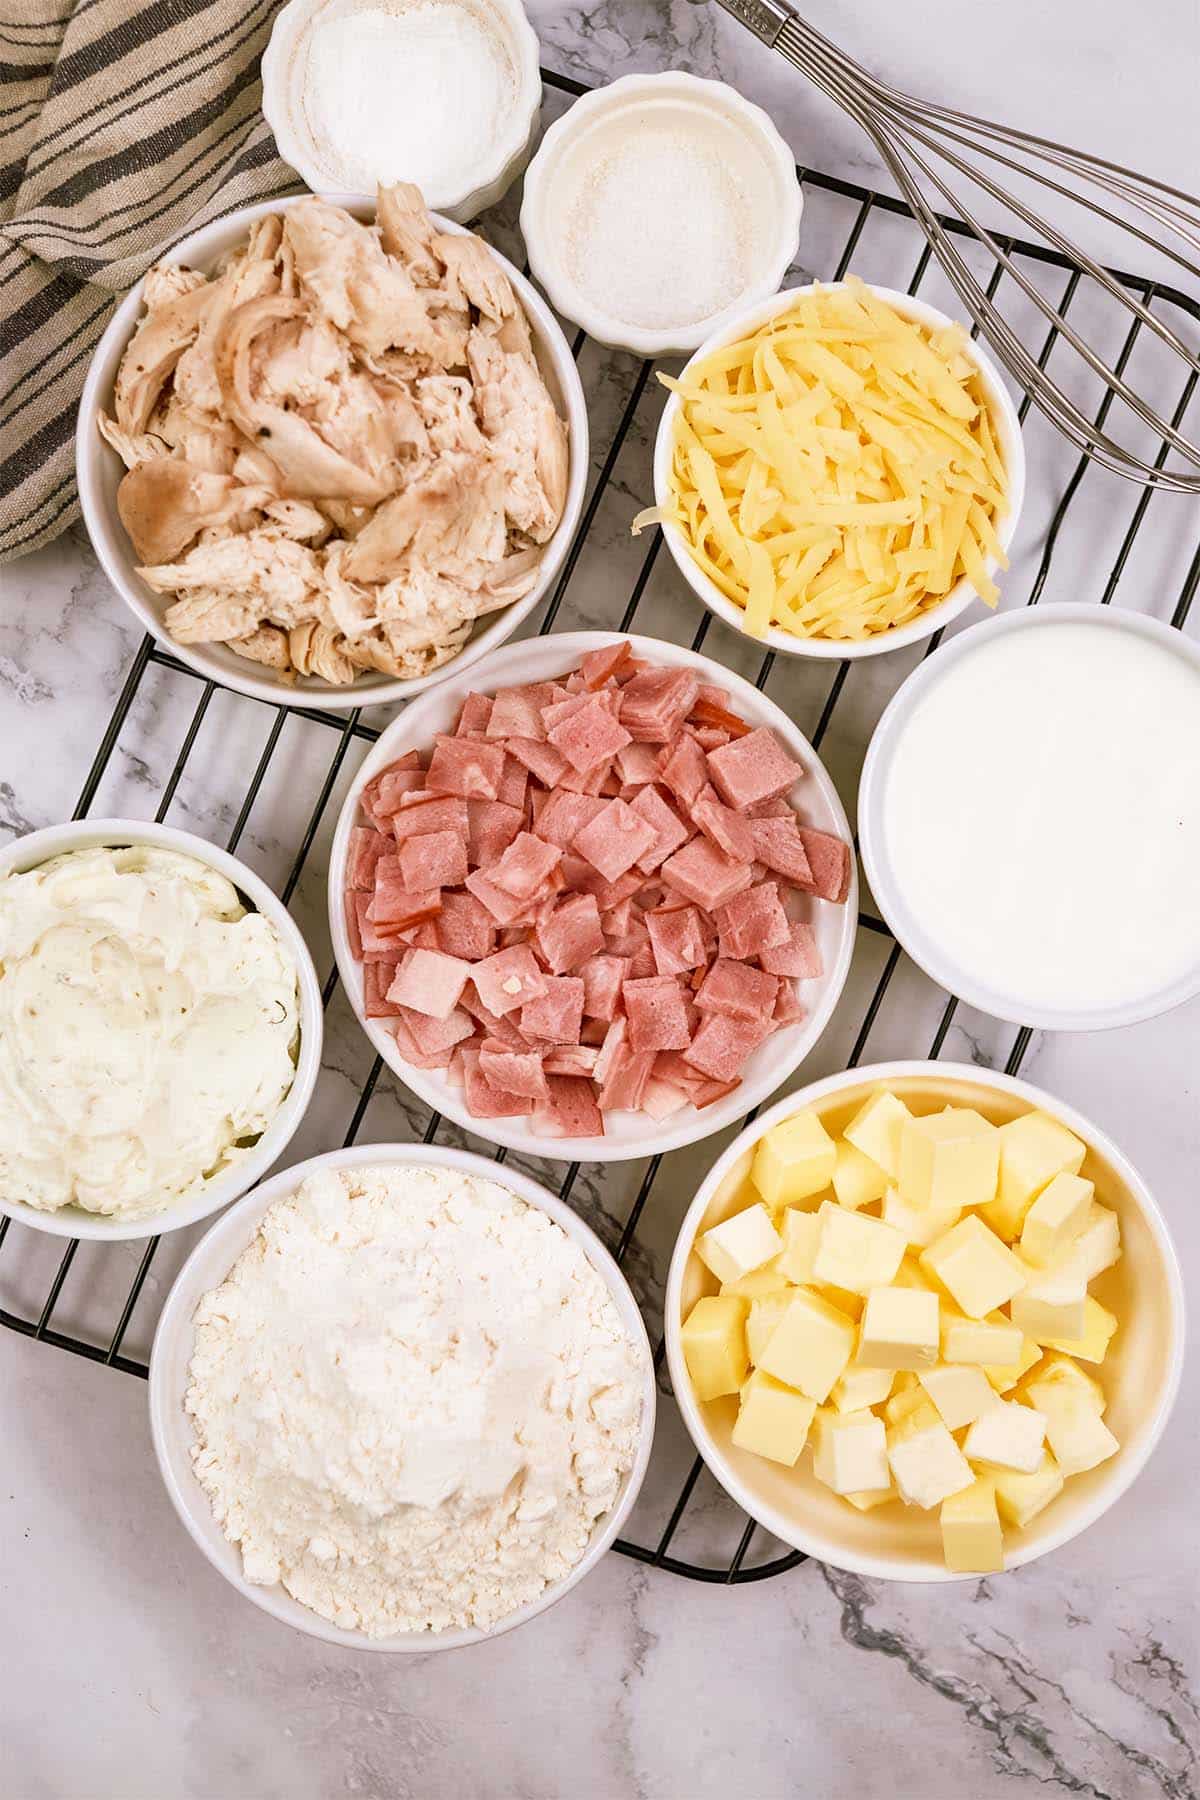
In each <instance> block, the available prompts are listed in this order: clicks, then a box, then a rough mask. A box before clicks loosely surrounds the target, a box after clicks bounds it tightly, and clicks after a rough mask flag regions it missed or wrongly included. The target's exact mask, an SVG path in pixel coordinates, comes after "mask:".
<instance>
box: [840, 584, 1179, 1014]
mask: <svg viewBox="0 0 1200 1800" xmlns="http://www.w3.org/2000/svg"><path fill="white" fill-rule="evenodd" d="M1079 623H1083V624H1090V625H1098V626H1101V627H1104V628H1106V629H1109V630H1113V631H1128V632H1132V633H1134V634H1135V635H1136V636H1139V637H1143V638H1148V639H1149V640H1150V642H1151V643H1155V644H1158V645H1160V646H1161V647H1162V648H1163V649H1166V650H1169V651H1171V652H1172V654H1174V655H1176V656H1182V658H1183V660H1184V661H1185V662H1187V663H1190V665H1191V666H1192V668H1193V669H1194V670H1195V671H1196V673H1197V674H1200V645H1198V644H1196V643H1193V641H1192V640H1191V639H1190V638H1188V637H1186V636H1185V635H1184V634H1183V632H1181V631H1179V630H1177V628H1176V627H1175V626H1173V625H1167V624H1164V623H1163V621H1162V620H1161V619H1153V618H1150V617H1149V616H1148V615H1147V614H1146V613H1135V612H1125V611H1117V610H1116V609H1115V608H1113V607H1111V606H1098V605H1096V604H1095V602H1094V601H1089V600H1069V601H1057V600H1056V601H1052V602H1048V603H1044V604H1041V605H1037V606H1022V607H1019V608H1017V609H1016V610H1014V611H1012V612H1004V613H1001V614H999V615H998V616H997V617H996V618H994V619H983V620H981V621H980V623H979V624H977V625H972V626H971V627H970V628H969V629H968V630H966V631H963V632H959V633H958V634H956V636H955V637H953V638H952V639H951V640H950V641H949V643H945V644H941V645H939V647H938V649H937V651H936V653H935V654H934V655H933V656H930V657H929V658H927V659H926V660H925V661H924V662H920V663H918V664H917V667H916V668H915V669H914V670H913V671H912V672H911V674H909V675H908V676H906V678H905V679H904V681H902V682H901V684H900V686H899V687H898V688H897V689H896V692H895V693H894V694H893V695H892V698H891V700H890V701H889V702H888V704H887V706H886V707H885V709H884V711H883V713H882V715H881V716H880V719H879V722H878V724H877V725H876V727H875V730H874V731H873V732H872V734H871V741H870V744H869V745H868V747H867V754H866V758H865V760H864V763H863V770H862V776H861V779H860V782H859V789H858V832H859V848H860V854H861V856H862V860H863V868H864V869H865V871H866V876H867V883H868V886H869V887H870V889H871V892H872V893H873V894H874V896H875V899H876V902H877V903H878V906H879V910H880V912H881V913H882V914H883V917H884V919H885V920H886V922H887V925H888V927H889V929H890V930H891V932H892V934H893V936H894V937H895V938H896V940H897V942H898V943H899V944H900V945H901V946H902V948H903V949H904V952H905V954H906V955H907V956H909V957H910V958H911V959H912V961H913V962H914V963H916V965H917V967H918V968H919V969H922V970H924V972H925V974H926V975H928V976H929V978H930V980H931V981H934V982H936V983H937V984H938V986H939V987H942V988H945V989H946V990H947V992H949V993H951V994H954V995H956V996H957V997H958V999H959V1000H961V1001H963V1002H964V1003H965V1004H966V1005H967V1006H973V1007H975V1008H976V1009H977V1010H978V1011H980V1012H984V1013H988V1014H990V1015H991V1016H992V1017H993V1018H996V1019H1004V1020H1006V1021H1007V1022H1008V1023H1009V1024H1012V1025H1026V1026H1030V1027H1032V1028H1034V1029H1036V1030H1039V1031H1108V1030H1113V1029H1115V1028H1116V1027H1118V1026H1121V1025H1136V1024H1138V1023H1140V1022H1141V1021H1142V1020H1144V1019H1153V1018H1157V1017H1159V1016H1160V1015H1161V1014H1162V1013H1167V1012H1171V1011H1172V1010H1173V1009H1174V1008H1175V1007H1177V1006H1182V1005H1183V1003H1184V1002H1185V1001H1187V1000H1192V999H1195V997H1196V995H1197V994H1200V962H1198V963H1197V964H1196V966H1195V968H1193V969H1192V970H1190V971H1188V972H1186V973H1184V974H1182V975H1179V976H1177V977H1176V979H1175V980H1174V981H1172V982H1168V983H1167V985H1166V986H1165V987H1161V988H1157V989H1156V990H1155V991H1154V992H1153V993H1152V994H1146V995H1143V996H1142V997H1141V998H1140V999H1135V1000H1128V1001H1124V1002H1123V1003H1122V1004H1121V1005H1120V1006H1105V1007H1093V1008H1088V1007H1047V1006H1041V1007H1039V1006H1036V1005H1032V1006H1031V1005H1027V1004H1026V1003H1025V1002H1024V1001H1022V1000H1020V999H1019V998H1014V997H1013V996H1011V995H1008V994H1002V993H999V992H997V991H996V990H994V989H992V988H989V987H988V986H987V984H986V982H982V981H975V980H973V979H972V978H971V976H970V975H969V973H968V972H967V971H964V970H963V969H960V968H958V967H956V966H955V964H954V963H953V962H952V961H951V960H950V958H949V957H948V956H943V954H942V953H941V951H940V949H939V947H938V945H936V944H935V943H933V942H932V941H931V940H930V939H929V938H928V936H927V935H926V933H925V932H924V931H923V930H922V928H921V926H920V925H919V923H917V922H916V920H915V918H914V915H913V912H912V909H911V908H910V906H909V904H908V902H907V901H906V900H905V899H904V897H903V895H902V894H901V891H900V888H899V885H898V883H897V882H896V880H895V877H894V875H893V873H892V867H891V861H890V859H889V857H888V853H887V831H886V827H885V808H886V795H887V781H888V776H889V774H890V772H891V757H892V753H893V751H894V749H895V745H896V741H897V739H898V737H899V735H900V733H901V732H902V731H903V730H904V728H905V726H906V725H907V724H908V722H909V720H910V719H911V717H912V714H913V711H914V709H915V708H916V706H918V705H919V703H920V701H921V700H922V699H923V698H924V697H925V695H926V694H927V693H928V692H929V691H930V689H931V688H932V687H933V686H934V685H935V684H936V683H937V682H938V681H939V680H940V679H941V678H942V676H943V675H945V674H947V673H948V672H949V670H950V669H951V668H952V667H953V666H954V664H955V663H957V662H960V661H961V660H962V658H963V657H964V656H969V655H971V654H972V652H973V651H975V650H977V649H980V648H981V647H982V646H983V643H984V639H983V638H982V637H981V636H980V633H983V632H987V633H989V634H993V635H990V636H989V637H988V639H987V642H988V643H991V642H993V641H995V638H996V637H997V636H998V635H999V634H1001V633H1011V632H1014V631H1038V630H1049V629H1052V628H1053V627H1054V626H1055V625H1067V624H1079Z"/></svg>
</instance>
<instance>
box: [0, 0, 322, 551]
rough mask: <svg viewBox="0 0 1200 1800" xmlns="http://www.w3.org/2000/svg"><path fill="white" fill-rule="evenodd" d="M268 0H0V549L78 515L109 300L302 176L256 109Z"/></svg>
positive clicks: (20, 547) (40, 537)
mask: <svg viewBox="0 0 1200 1800" xmlns="http://www.w3.org/2000/svg"><path fill="white" fill-rule="evenodd" d="M278 5H279V0H0V561H7V560H9V559H11V558H12V557H15V556H24V555H25V554H27V552H29V551H30V550H34V549H36V548H37V546H38V545H39V544H45V543H48V542H49V540H50V539H51V538H53V537H55V536H57V534H58V533H59V532H60V531H63V530H65V528H66V527H67V526H68V525H69V524H70V523H71V522H72V520H73V519H75V518H76V517H77V515H78V511H79V503H78V499H77V497H76V493H75V452H74V443H73V438H74V431H75V413H76V409H77V407H78V404H79V395H80V390H81V389H82V387H83V381H84V376H85V375H86V373H87V367H88V361H89V359H90V357H91V354H92V350H93V349H94V347H95V344H96V342H97V339H98V338H99V336H100V334H101V332H102V331H103V330H104V327H105V325H106V324H107V322H108V319H109V317H110V315H111V313H112V310H113V307H114V306H115V304H116V301H117V299H118V298H119V297H120V295H121V294H122V293H124V292H125V290H126V289H127V288H129V287H131V286H132V285H133V283H134V282H135V281H137V280H138V279H139V277H140V276H142V275H143V274H144V273H145V271H146V269H147V268H148V267H149V266H150V264H151V263H152V262H153V261H154V260H155V258H156V257H158V256H160V255H161V254H162V253H163V252H164V251H165V250H167V249H168V248H169V247H170V246H171V245H172V244H173V243H175V242H177V241H178V239H179V238H181V237H183V236H185V235H186V234H187V233H188V232H189V231H193V230H195V229H196V228H197V227H198V226H200V225H204V224H207V223H208V222H209V221H210V220H212V219H216V218H219V217H220V216H221V215H222V214H223V213H227V212H230V211H231V210H232V209H233V208H234V207H238V206H248V205H250V204H251V203H252V202H254V201H256V200H266V199H271V198H273V197H275V196H276V195H278V194H283V193H287V192H289V191H295V190H296V189H297V188H299V187H300V185H301V184H300V183H299V181H298V180H297V178H296V176H295V174H294V172H293V171H292V170H291V169H290V168H289V167H288V165H287V164H286V163H285V162H283V161H281V159H280V157H279V155H278V152H277V151H276V149H275V140H274V138H273V137H272V136H271V133H270V131H269V130H268V129H267V126H266V123H265V121H264V119H263V116H262V112H261V110H260V107H261V92H262V90H261V84H260V81H259V59H260V58H261V56H262V53H263V50H264V48H265V47H266V42H267V38H268V36H269V34H270V30H271V21H272V18H273V16H274V14H275V11H276V9H277V7H278Z"/></svg>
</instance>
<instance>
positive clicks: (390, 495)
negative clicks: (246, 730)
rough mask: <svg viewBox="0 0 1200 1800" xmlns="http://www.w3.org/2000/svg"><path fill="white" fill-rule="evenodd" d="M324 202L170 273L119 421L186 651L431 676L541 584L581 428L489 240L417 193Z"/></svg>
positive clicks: (139, 516)
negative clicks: (556, 390)
mask: <svg viewBox="0 0 1200 1800" xmlns="http://www.w3.org/2000/svg"><path fill="white" fill-rule="evenodd" d="M377 213H378V223H377V224H376V225H375V226H368V225H361V224H359V223H358V221H357V220H355V219H353V218H351V216H350V215H349V213H346V212H344V211H343V210H342V209H341V208H340V207H336V206H330V205H328V204H327V203H326V202H325V201H323V200H317V199H315V198H308V199H305V200H303V201H301V202H300V203H299V204H298V205H297V206H294V207H292V208H290V209H289V210H288V211H287V212H285V213H283V214H281V215H279V216H278V217H271V218H267V219H261V220H259V221H258V222H257V223H256V224H255V226H254V227H253V229H252V230H251V233H250V236H249V238H248V240H247V242H246V243H245V244H244V245H243V246H242V248H241V249H239V250H237V251H235V252H234V253H233V255H232V256H230V257H229V258H228V259H227V261H226V262H225V264H224V266H223V267H222V268H221V269H220V270H219V271H218V272H217V274H215V275H214V276H213V277H212V278H210V279H206V278H205V277H204V276H203V275H202V274H199V273H198V272H197V271H195V270H192V269H178V268H166V267H158V268H154V269H152V270H151V271H150V273H149V275H148V276H147V277H146V284H145V302H146V311H145V314H144V316H143V318H142V320H141V322H140V323H139V325H138V328H137V330H136V332H135V333H134V335H133V337H132V339H131V340H130V343H129V345H128V348H127V349H126V351H125V355H124V357H123V359H122V362H121V367H120V370H119V371H118V374H117V380H116V388H115V394H114V407H113V411H114V414H115V417H113V418H107V417H105V416H103V415H102V416H101V419H100V430H101V433H102V434H103V436H104V438H105V439H106V441H107V442H108V443H109V444H111V446H112V447H113V449H114V450H115V451H116V452H117V454H118V455H119V456H120V457H121V459H122V461H123V462H124V463H125V465H126V470H127V473H126V474H125V476H124V478H123V479H122V482H121V485H120V488H119V489H118V493H117V506H118V510H119V512H120V515H121V520H122V523H123V524H124V526H125V529H126V531H127V532H128V533H129V537H130V539H131V541H132V543H133V546H134V549H135V551H136V553H137V555H138V558H139V559H140V561H141V563H142V564H143V565H144V566H143V567H142V568H141V570H140V573H141V575H142V576H143V577H144V578H145V580H146V581H147V582H148V583H149V585H150V586H151V587H152V588H153V589H154V590H155V591H156V592H157V593H160V594H163V595H165V596H166V597H167V598H168V600H169V601H170V604H169V605H168V607H167V610H166V625H167V630H168V631H169V632H170V633H171V635H172V637H174V638H175V640H176V641H177V642H178V643H183V644H196V643H223V644H227V645H228V646H229V648H230V649H231V650H234V651H236V652H237V653H238V655H240V656H244V657H246V658H248V659H249V660H250V661H252V662H259V663H264V664H266V665H267V666H268V667H270V668H272V669H277V670H279V671H281V672H282V673H284V674H285V675H288V676H296V675H299V676H315V677H318V678H319V679H321V680H324V681H327V682H333V683H337V684H343V685H344V684H348V683H350V682H352V681H354V680H355V679H356V678H357V677H358V675H359V674H360V673H361V672H362V671H364V670H367V669H371V670H378V671H380V672H381V673H383V674H388V675H398V676H402V677H411V676H415V675H424V674H427V673H428V672H429V670H431V669H435V668H437V667H438V666H439V665H440V664H442V663H445V662H447V661H449V660H450V658H451V657H453V656H456V655H457V654H458V652H459V650H461V648H462V646H463V644H464V643H465V642H466V641H467V638H468V637H469V636H470V632H471V627H472V624H473V622H474V621H475V620H476V619H478V618H481V617H482V616H483V615H484V614H486V613H490V612H495V611H498V610H499V609H500V608H502V607H505V606H509V605H511V604H512V602H513V601H514V600H518V599H520V598H521V597H522V595H524V594H527V593H528V592H529V590H530V588H531V587H533V585H534V583H535V582H536V580H537V576H538V568H539V565H540V562H541V557H542V546H544V545H545V544H546V543H547V542H548V540H549V539H550V537H551V536H552V535H553V534H554V531H555V529H556V528H557V526H558V523H559V520H560V519H561V518H562V512H563V506H564V504H565V501H566V490H567V433H566V426H565V425H564V424H563V421H562V420H561V419H560V418H559V416H558V413H557V412H556V410H555V407H554V403H553V401H552V399H551V397H550V395H549V393H548V391H547V389H546V384H545V382H544V381H543V379H542V375H541V372H540V370H539V368H538V365H537V361H536V358H535V356H534V354H533V349H532V345H531V342H530V336H529V324H528V321H527V319H526V318H525V315H524V313H523V312H522V310H521V307H520V303H519V301H518V300H517V298H516V295H515V294H514V293H513V290H512V287H511V285H510V284H509V281H508V279H507V277H506V276H505V274H504V271H503V270H502V269H501V267H500V265H499V263H498V262H497V261H496V259H495V257H494V256H493V255H492V253H491V251H490V250H489V249H488V247H487V245H486V244H484V243H483V242H482V241H481V240H480V239H479V238H476V237H457V236H452V235H449V234H446V233H442V232H439V231H438V229H437V227H436V225H435V224H434V222H433V220H432V219H431V218H430V217H429V215H428V213H427V212H426V211H425V206H424V202H423V201H422V199H421V195H420V193H419V192H418V190H417V189H416V188H414V187H410V186H408V185H406V184H398V185H397V186H395V187H391V188H381V189H380V191H379V197H378V209H377Z"/></svg>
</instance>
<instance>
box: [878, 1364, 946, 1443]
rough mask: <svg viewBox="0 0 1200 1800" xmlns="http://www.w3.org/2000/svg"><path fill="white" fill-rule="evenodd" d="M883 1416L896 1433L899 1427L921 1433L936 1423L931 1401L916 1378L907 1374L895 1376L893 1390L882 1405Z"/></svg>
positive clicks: (935, 1410)
mask: <svg viewBox="0 0 1200 1800" xmlns="http://www.w3.org/2000/svg"><path fill="white" fill-rule="evenodd" d="M902 1383H903V1384H904V1385H901V1384H902ZM883 1416H884V1418H885V1419H886V1420H887V1422H888V1424H889V1425H890V1426H891V1427H892V1428H893V1429H894V1430H896V1431H899V1430H900V1429H901V1427H906V1428H907V1429H909V1430H910V1431H921V1430H924V1428H925V1426H926V1425H936V1424H937V1423H938V1410H937V1408H936V1407H935V1406H934V1404H933V1401H932V1400H931V1399H930V1398H929V1396H928V1394H927V1393H926V1392H925V1390H924V1388H922V1387H921V1386H920V1384H919V1383H918V1381H917V1378H916V1376H915V1375H910V1374H907V1373H902V1374H899V1375H897V1377H896V1386H895V1390H894V1392H893V1393H892V1394H891V1396H890V1397H889V1399H888V1400H887V1401H886V1402H885V1404H884V1408H883Z"/></svg>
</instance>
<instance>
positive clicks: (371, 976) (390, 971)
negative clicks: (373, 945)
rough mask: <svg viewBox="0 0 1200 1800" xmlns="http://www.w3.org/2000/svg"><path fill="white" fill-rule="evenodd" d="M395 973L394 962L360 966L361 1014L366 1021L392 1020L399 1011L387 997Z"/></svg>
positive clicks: (366, 963) (368, 963)
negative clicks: (361, 984)
mask: <svg viewBox="0 0 1200 1800" xmlns="http://www.w3.org/2000/svg"><path fill="white" fill-rule="evenodd" d="M395 973H396V964H395V963H394V962H365V963H364V964H363V966H362V978H363V1012H364V1013H365V1014H366V1016H367V1018H368V1019H390V1018H394V1017H395V1016H396V1014H397V1013H398V1012H399V1011H400V1008H399V1007H398V1006H393V1005H392V1002H391V1001H390V1000H389V999H388V997H387V991H388V989H389V988H390V987H391V985H392V977H393V975H394V974H395Z"/></svg>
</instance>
